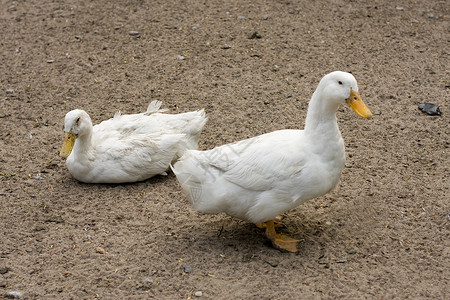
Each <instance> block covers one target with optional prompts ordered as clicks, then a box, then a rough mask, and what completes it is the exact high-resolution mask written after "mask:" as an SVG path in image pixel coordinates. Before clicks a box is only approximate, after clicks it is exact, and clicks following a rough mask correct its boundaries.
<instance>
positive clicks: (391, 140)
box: [0, 0, 450, 299]
mask: <svg viewBox="0 0 450 300" xmlns="http://www.w3.org/2000/svg"><path fill="white" fill-rule="evenodd" d="M448 28H449V5H448V1H440V0H430V1H388V0H376V1H370V2H367V1H362V0H347V1H344V0H329V1H306V0H303V1H298V0H280V1H262V0H256V1H255V0H252V1H250V0H242V1H219V0H211V1H206V0H204V1H173V0H171V1H167V0H157V1H150V0H148V1H144V0H141V1H140V0H135V1H125V0H117V1H104V0H102V1H66V0H64V1H56V0H53V1H51V0H47V1H39V0H17V1H6V0H1V1H0V32H1V40H0V45H1V53H0V62H1V70H2V72H1V74H0V103H1V104H0V109H1V111H0V136H1V139H0V153H1V156H0V182H1V183H0V184H1V188H0V226H1V232H0V298H7V297H9V298H11V297H14V296H16V297H20V298H21V299H93V298H98V299H148V298H155V299H448V297H449V294H450V285H449V284H448V282H449V280H450V236H449V233H450V205H449V204H450V201H449V196H448V190H449V181H448V179H449V166H450V160H449V150H448V147H449V131H450V126H449V118H448V116H449V115H450V104H449V97H448V95H449V93H448V91H449V86H450V81H449V78H450V76H449V75H450V74H449V65H450V64H449V54H450V52H449V48H448V41H449V35H448V34H449V31H448ZM334 70H342V71H348V72H352V73H353V74H354V75H355V77H356V79H357V80H358V83H359V88H360V92H361V95H362V97H363V99H364V100H365V102H366V104H367V105H368V106H369V107H370V109H371V110H372V112H373V113H374V117H373V118H372V119H370V120H365V119H362V118H359V117H358V116H356V115H355V114H354V113H353V111H351V109H350V108H348V107H342V108H341V109H340V110H339V111H338V119H339V126H340V128H341V131H342V135H343V137H344V140H345V144H346V151H347V164H346V168H345V170H344V172H343V175H342V178H341V182H340V184H339V186H338V188H337V189H336V190H335V191H333V192H332V193H330V194H328V195H326V196H324V197H321V198H318V199H314V200H311V201H309V202H307V203H306V204H304V205H301V206H299V207H298V208H296V209H294V210H291V211H288V212H286V213H285V214H284V221H285V223H286V226H287V228H285V229H284V232H285V233H288V234H290V235H291V236H293V237H295V238H298V239H300V240H301V242H300V244H299V246H300V251H299V253H297V254H290V253H282V252H280V251H278V250H276V249H273V248H272V247H270V245H269V244H268V243H267V240H266V238H265V237H264V234H263V232H262V231H260V230H259V229H258V228H256V227H255V226H254V225H253V224H249V223H246V222H243V221H240V220H236V219H233V218H231V217H228V216H226V215H222V214H220V215H203V214H200V213H197V212H195V211H194V210H193V209H191V207H190V206H189V204H188V202H187V200H186V197H185V195H184V194H183V193H182V192H181V190H180V188H179V185H178V182H177V181H176V178H175V177H174V175H173V174H172V173H170V174H169V175H168V176H158V177H155V178H152V179H149V180H147V181H145V182H140V183H134V184H123V185H100V184H82V183H79V182H77V181H76V180H74V179H73V178H72V177H71V176H70V174H69V172H68V171H67V168H66V166H65V162H64V160H63V159H62V158H60V157H59V156H58V153H59V149H60V147H61V145H62V140H63V130H62V125H63V120H64V115H65V114H66V113H67V112H68V111H70V110H72V109H74V108H81V109H84V110H86V111H87V112H88V113H89V114H90V116H91V118H92V120H93V122H94V123H98V122H100V121H102V120H105V119H108V118H110V117H112V116H113V115H114V113H115V112H116V111H118V110H120V111H122V113H138V112H142V111H143V110H145V109H146V107H147V105H148V103H149V102H150V101H151V100H155V99H158V100H162V101H163V107H165V108H168V109H169V111H170V113H177V112H186V111H191V110H197V109H200V108H205V110H206V112H207V115H208V117H209V121H208V123H207V125H206V126H205V129H204V131H203V134H202V138H201V142H200V148H201V149H210V148H213V147H214V146H216V145H222V144H225V143H229V142H234V141H238V140H241V139H245V138H247V137H252V136H255V135H259V134H262V133H266V132H270V131H273V130H277V129H283V128H302V127H303V124H304V119H305V116H306V108H307V103H308V100H309V99H310V97H311V95H312V93H313V91H314V90H315V88H316V86H317V83H318V82H319V80H320V79H321V77H322V76H323V75H325V74H326V73H328V72H330V71H334ZM420 102H432V103H435V104H437V105H439V107H440V109H441V111H442V112H443V115H442V116H429V115H426V114H424V113H423V112H421V111H419V110H418V103H420Z"/></svg>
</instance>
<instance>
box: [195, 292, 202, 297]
mask: <svg viewBox="0 0 450 300" xmlns="http://www.w3.org/2000/svg"><path fill="white" fill-rule="evenodd" d="M194 296H195V297H201V296H203V293H202V291H197V292H195V293H194Z"/></svg>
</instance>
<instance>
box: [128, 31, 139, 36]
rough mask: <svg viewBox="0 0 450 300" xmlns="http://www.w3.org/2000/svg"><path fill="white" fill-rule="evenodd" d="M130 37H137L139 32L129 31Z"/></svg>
mask: <svg viewBox="0 0 450 300" xmlns="http://www.w3.org/2000/svg"><path fill="white" fill-rule="evenodd" d="M130 35H131V36H138V35H139V32H138V31H130Z"/></svg>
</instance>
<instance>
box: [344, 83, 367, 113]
mask: <svg viewBox="0 0 450 300" xmlns="http://www.w3.org/2000/svg"><path fill="white" fill-rule="evenodd" d="M345 102H346V103H347V104H348V105H349V106H350V107H351V108H352V109H353V110H354V111H355V113H356V114H357V115H358V116H360V117H362V118H365V119H370V118H372V112H371V111H370V110H369V108H368V107H367V105H366V104H365V103H364V101H363V100H362V99H361V95H360V94H359V93H358V92H355V91H354V90H352V89H350V97H348V98H347V99H345Z"/></svg>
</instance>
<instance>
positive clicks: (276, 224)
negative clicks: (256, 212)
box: [255, 216, 285, 229]
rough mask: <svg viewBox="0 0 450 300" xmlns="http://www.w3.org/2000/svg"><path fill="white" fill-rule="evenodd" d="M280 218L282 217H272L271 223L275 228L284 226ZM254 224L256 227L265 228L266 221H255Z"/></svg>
mask: <svg viewBox="0 0 450 300" xmlns="http://www.w3.org/2000/svg"><path fill="white" fill-rule="evenodd" d="M282 219H283V217H282V216H276V217H275V219H273V225H274V227H275V228H282V227H285V226H284V224H283V223H282V222H281V220H282ZM255 225H256V227H258V228H259V229H266V228H267V224H266V222H263V223H256V224H255Z"/></svg>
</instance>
